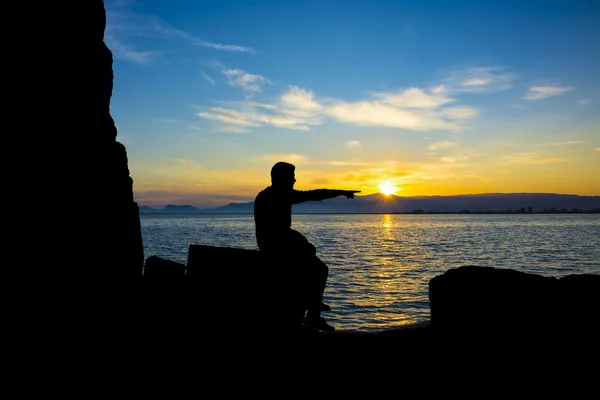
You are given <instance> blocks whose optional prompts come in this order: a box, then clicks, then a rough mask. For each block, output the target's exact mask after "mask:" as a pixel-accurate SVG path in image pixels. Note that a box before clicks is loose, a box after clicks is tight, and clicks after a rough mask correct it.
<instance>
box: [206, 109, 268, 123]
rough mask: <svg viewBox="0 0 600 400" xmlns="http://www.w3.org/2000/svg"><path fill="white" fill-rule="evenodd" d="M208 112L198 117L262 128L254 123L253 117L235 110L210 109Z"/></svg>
mask: <svg viewBox="0 0 600 400" xmlns="http://www.w3.org/2000/svg"><path fill="white" fill-rule="evenodd" d="M208 110H209V111H208V112H199V113H198V114H197V115H198V116H199V117H201V118H205V119H211V120H216V121H220V122H224V123H226V124H235V125H245V126H260V125H259V124H257V123H256V122H254V121H252V119H253V116H252V115H247V114H242V113H239V112H237V111H235V110H228V109H225V108H221V107H210V108H209V109H208Z"/></svg>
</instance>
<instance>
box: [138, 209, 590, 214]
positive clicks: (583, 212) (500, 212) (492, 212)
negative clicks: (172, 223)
mask: <svg viewBox="0 0 600 400" xmlns="http://www.w3.org/2000/svg"><path fill="white" fill-rule="evenodd" d="M139 214H140V215H142V214H146V215H162V214H168V215H252V213H251V212H237V213H236V212H201V211H200V212H198V211H192V212H165V211H157V212H144V211H142V212H140V213H139ZM294 214H295V215H350V214H352V215H385V214H393V215H439V214H461V215H469V214H476V215H482V214H490V215H493V214H511V215H513V214H516V215H530V214H600V210H589V211H531V212H529V211H526V212H523V211H423V212H416V211H405V212H295V213H294Z"/></svg>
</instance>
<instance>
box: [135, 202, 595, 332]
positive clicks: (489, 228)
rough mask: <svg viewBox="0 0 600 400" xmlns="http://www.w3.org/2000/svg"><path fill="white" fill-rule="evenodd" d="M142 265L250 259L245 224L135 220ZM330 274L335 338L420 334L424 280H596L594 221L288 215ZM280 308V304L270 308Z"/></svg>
mask: <svg viewBox="0 0 600 400" xmlns="http://www.w3.org/2000/svg"><path fill="white" fill-rule="evenodd" d="M140 223H141V230H142V240H143V245H144V256H145V257H146V258H147V257H150V256H158V257H161V258H164V259H168V260H172V261H176V262H179V263H182V264H186V263H187V253H188V248H189V246H190V245H191V244H202V245H209V246H223V247H235V248H242V249H255V250H257V249H258V248H257V246H256V238H255V235H254V217H253V215H252V214H140ZM292 227H293V228H294V229H296V230H298V231H299V232H301V233H303V234H304V235H305V236H306V237H307V238H308V239H309V240H310V241H311V242H312V243H313V244H314V245H315V246H316V247H317V255H318V256H319V257H320V258H321V259H322V260H323V261H325V263H326V264H327V265H328V266H329V278H328V281H327V287H326V289H325V294H324V301H325V302H326V303H327V304H329V305H330V306H331V311H328V312H325V313H323V316H324V317H325V318H326V320H327V322H328V323H329V324H331V325H333V326H334V327H335V328H336V329H337V330H355V331H364V332H375V331H380V330H385V329H389V328H398V327H404V326H409V325H419V324H425V323H427V322H428V321H429V319H430V308H429V289H428V283H429V280H430V279H431V278H433V277H435V276H437V275H441V274H443V273H444V272H445V271H447V270H449V269H452V268H457V267H460V266H463V265H477V266H483V267H496V268H509V269H514V270H517V271H523V272H527V273H534V274H538V275H542V276H553V277H557V278H560V277H563V276H565V275H570V274H600V214H520V213H519V214H517V213H515V214H293V216H292ZM273 301H277V299H273Z"/></svg>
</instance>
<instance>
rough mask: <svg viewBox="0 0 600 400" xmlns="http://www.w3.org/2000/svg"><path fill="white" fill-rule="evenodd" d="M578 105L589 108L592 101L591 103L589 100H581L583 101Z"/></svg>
mask: <svg viewBox="0 0 600 400" xmlns="http://www.w3.org/2000/svg"><path fill="white" fill-rule="evenodd" d="M577 103H578V104H579V105H581V106H587V105H589V104H590V101H589V100H587V99H581V100H579V101H578V102H577Z"/></svg>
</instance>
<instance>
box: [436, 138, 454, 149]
mask: <svg viewBox="0 0 600 400" xmlns="http://www.w3.org/2000/svg"><path fill="white" fill-rule="evenodd" d="M454 145H456V143H454V142H450V141H448V140H444V141H442V142H436V143H432V144H430V145H429V150H439V149H445V148H448V147H452V146H454Z"/></svg>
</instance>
